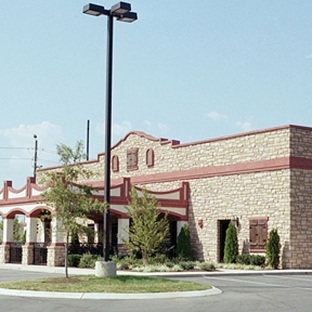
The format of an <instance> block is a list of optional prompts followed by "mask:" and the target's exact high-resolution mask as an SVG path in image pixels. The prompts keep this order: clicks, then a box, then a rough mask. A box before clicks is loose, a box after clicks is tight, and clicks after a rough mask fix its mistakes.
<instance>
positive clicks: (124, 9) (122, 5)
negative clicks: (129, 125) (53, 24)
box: [83, 2, 138, 261]
mask: <svg viewBox="0 0 312 312" xmlns="http://www.w3.org/2000/svg"><path fill="white" fill-rule="evenodd" d="M83 13H85V14H90V15H94V16H100V15H106V16H107V17H108V19H107V57H106V112H105V168H104V170H105V171H104V180H105V184H104V189H105V191H104V199H105V201H106V203H107V205H108V207H107V209H106V211H105V213H104V223H103V225H104V224H105V246H104V249H103V253H104V260H105V261H108V260H109V234H110V158H111V129H112V124H111V123H112V78H113V25H114V23H113V21H114V17H115V18H116V19H117V20H118V21H122V22H127V23H131V22H134V21H135V20H137V19H138V16H137V13H135V12H131V4H130V3H126V2H118V3H116V4H114V5H113V6H112V7H111V8H110V10H106V9H105V8H104V6H101V5H97V4H92V3H89V4H87V5H85V6H84V7H83Z"/></svg>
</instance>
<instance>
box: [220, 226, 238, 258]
mask: <svg viewBox="0 0 312 312" xmlns="http://www.w3.org/2000/svg"><path fill="white" fill-rule="evenodd" d="M237 256H238V240H237V231H236V227H235V225H234V223H233V222H232V221H230V223H229V227H228V228H227V230H226V233H225V247H224V259H223V260H224V262H225V263H235V260H236V257H237Z"/></svg>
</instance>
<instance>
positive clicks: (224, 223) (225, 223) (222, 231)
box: [218, 220, 231, 262]
mask: <svg viewBox="0 0 312 312" xmlns="http://www.w3.org/2000/svg"><path fill="white" fill-rule="evenodd" d="M230 222H231V220H219V221H218V228H219V238H218V242H219V244H218V248H219V252H218V255H219V257H218V262H223V258H224V247H225V237H226V230H227V228H228V227H229V223H230Z"/></svg>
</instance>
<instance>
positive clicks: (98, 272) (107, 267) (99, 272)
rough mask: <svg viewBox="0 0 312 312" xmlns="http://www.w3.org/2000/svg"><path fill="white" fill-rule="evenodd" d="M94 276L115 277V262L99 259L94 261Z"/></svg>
mask: <svg viewBox="0 0 312 312" xmlns="http://www.w3.org/2000/svg"><path fill="white" fill-rule="evenodd" d="M95 276H98V277H103V276H108V277H115V276H116V263H115V262H107V261H104V260H99V261H96V262H95Z"/></svg>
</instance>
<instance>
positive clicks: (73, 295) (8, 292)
mask: <svg viewBox="0 0 312 312" xmlns="http://www.w3.org/2000/svg"><path fill="white" fill-rule="evenodd" d="M0 269H6V270H20V271H30V272H42V273H44V272H47V273H56V274H65V269H64V267H47V266H37V265H21V264H10V263H7V264H0ZM68 272H69V275H93V274H95V270H94V269H80V268H69V269H68ZM117 274H118V275H138V276H159V277H183V276H185V277H187V276H188V277H196V276H211V277H212V276H214V277H215V276H226V275H231V276H233V275H235V276H238V275H263V274H270V275H273V274H278V275H280V274H301V275H302V274H304V275H306V274H312V270H263V271H251V270H225V269H219V270H218V271H213V272H209V271H198V272H195V271H192V272H153V273H143V272H130V271H117ZM221 293H222V291H221V290H219V289H217V288H215V287H213V288H212V289H209V290H205V291H190V292H169V293H149V294H116V293H60V292H39V291H21V290H9V289H2V288H0V295H7V296H19V297H40V298H63V299H105V300H107V299H114V300H118V299H123V300H129V299H168V298H183V297H184V298H185V297H200V296H211V295H218V294H221Z"/></svg>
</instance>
